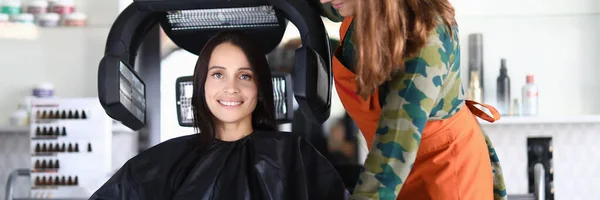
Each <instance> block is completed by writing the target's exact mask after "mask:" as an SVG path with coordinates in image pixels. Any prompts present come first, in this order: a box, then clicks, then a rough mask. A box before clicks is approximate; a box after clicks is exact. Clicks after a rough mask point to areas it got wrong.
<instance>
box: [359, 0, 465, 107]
mask: <svg viewBox="0 0 600 200" xmlns="http://www.w3.org/2000/svg"><path fill="white" fill-rule="evenodd" d="M356 2H357V8H359V9H357V10H356V15H355V18H354V23H356V24H355V26H356V27H355V28H354V33H355V34H356V38H357V41H353V42H354V43H355V44H356V45H354V48H356V49H355V51H356V52H357V53H356V55H357V58H356V59H357V60H356V74H357V84H358V94H359V95H360V96H362V97H363V98H366V97H367V96H369V95H371V94H372V93H373V92H375V90H376V89H377V87H379V86H380V85H381V84H383V83H384V82H386V81H388V80H390V79H391V76H392V73H394V72H395V71H402V70H404V62H405V60H406V59H407V58H411V57H413V56H416V55H417V54H418V53H419V51H420V49H421V48H422V47H423V46H424V45H425V44H426V42H427V39H428V37H429V33H430V31H431V30H433V29H434V28H435V27H436V26H437V25H438V18H439V19H441V20H442V21H443V22H444V23H445V25H446V26H447V27H448V30H449V31H451V30H452V26H453V25H455V24H456V22H455V19H454V7H452V5H451V4H450V2H449V1H448V0H358V1H356Z"/></svg>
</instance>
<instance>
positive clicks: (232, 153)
mask: <svg viewBox="0 0 600 200" xmlns="http://www.w3.org/2000/svg"><path fill="white" fill-rule="evenodd" d="M198 141H199V137H198V135H197V134H195V135H189V136H183V137H179V138H175V139H171V140H168V141H165V142H163V143H161V144H158V145H156V146H154V147H152V148H150V149H148V150H146V151H144V152H142V153H140V154H139V155H137V156H135V157H134V158H132V159H130V160H129V161H127V163H125V165H123V167H122V168H121V169H119V171H117V172H116V173H115V174H114V175H113V177H111V178H110V179H109V180H108V181H107V182H106V183H105V184H104V185H103V186H101V187H100V189H98V191H96V192H95V193H94V194H93V195H92V196H91V197H90V199H91V200H105V199H106V200H108V199H111V200H113V199H114V200H147V199H148V200H150V199H152V200H154V199H156V200H168V199H175V200H181V199H193V200H200V199H202V200H204V199H206V200H208V199H224V200H238V199H244V200H245V199H258V200H263V199H265V200H320V199H323V200H338V199H348V193H347V190H346V188H345V187H344V184H343V182H342V180H341V178H340V176H339V174H338V173H337V171H336V170H335V169H334V168H333V166H332V165H331V164H330V163H329V161H327V159H325V157H323V156H322V155H321V154H319V152H318V151H317V150H316V149H315V148H314V147H313V146H312V145H311V144H310V143H308V142H307V141H306V140H304V139H302V138H300V137H298V136H294V135H292V134H291V133H284V132H255V133H252V134H250V135H249V136H246V137H244V138H242V139H240V140H238V141H235V142H225V141H216V142H215V143H214V144H213V145H212V147H211V148H210V149H209V150H207V151H206V152H204V153H200V150H199V149H198V147H197V144H198Z"/></svg>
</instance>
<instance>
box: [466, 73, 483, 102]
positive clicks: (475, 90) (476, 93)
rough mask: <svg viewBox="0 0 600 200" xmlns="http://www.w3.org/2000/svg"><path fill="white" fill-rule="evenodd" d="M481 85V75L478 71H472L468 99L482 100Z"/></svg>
mask: <svg viewBox="0 0 600 200" xmlns="http://www.w3.org/2000/svg"><path fill="white" fill-rule="evenodd" d="M481 96H482V94H481V85H480V84H479V75H478V74H477V72H476V71H471V79H470V81H469V88H468V89H467V99H469V100H472V101H476V102H481Z"/></svg>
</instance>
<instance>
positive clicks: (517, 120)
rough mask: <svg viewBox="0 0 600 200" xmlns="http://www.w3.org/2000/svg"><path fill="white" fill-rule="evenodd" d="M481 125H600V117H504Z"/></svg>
mask: <svg viewBox="0 0 600 200" xmlns="http://www.w3.org/2000/svg"><path fill="white" fill-rule="evenodd" d="M479 122H480V123H481V125H487V126H493V125H506V124H586V123H600V115H574V116H535V117H516V116H514V117H513V116H502V117H501V118H500V120H498V121H496V122H494V123H489V122H487V121H485V120H482V119H479Z"/></svg>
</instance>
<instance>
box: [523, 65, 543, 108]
mask: <svg viewBox="0 0 600 200" xmlns="http://www.w3.org/2000/svg"><path fill="white" fill-rule="evenodd" d="M522 91H523V94H522V95H523V97H522V98H521V99H522V111H521V114H522V115H523V116H536V115H538V112H539V98H538V95H539V94H538V87H537V85H535V84H534V83H533V75H531V74H530V75H527V79H526V83H525V85H523V89H522Z"/></svg>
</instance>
